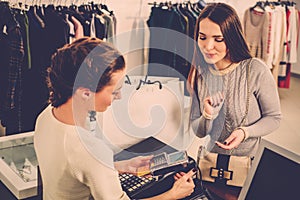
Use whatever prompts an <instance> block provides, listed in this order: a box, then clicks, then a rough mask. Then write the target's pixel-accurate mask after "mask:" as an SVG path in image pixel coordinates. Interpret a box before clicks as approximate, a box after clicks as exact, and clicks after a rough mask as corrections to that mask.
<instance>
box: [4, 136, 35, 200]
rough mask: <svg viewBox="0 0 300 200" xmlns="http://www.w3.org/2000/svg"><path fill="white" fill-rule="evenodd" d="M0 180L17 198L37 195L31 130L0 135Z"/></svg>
mask: <svg viewBox="0 0 300 200" xmlns="http://www.w3.org/2000/svg"><path fill="white" fill-rule="evenodd" d="M0 158H1V159H0V180H1V182H2V183H3V184H4V185H5V186H6V187H7V188H8V189H9V190H10V191H11V192H12V193H13V194H14V195H15V197H16V198H17V199H25V198H29V197H32V196H36V195H37V165H38V163H37V158H36V154H35V151H34V146H33V132H28V133H21V134H15V135H11V136H5V137H0Z"/></svg>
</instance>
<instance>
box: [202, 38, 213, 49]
mask: <svg viewBox="0 0 300 200" xmlns="http://www.w3.org/2000/svg"><path fill="white" fill-rule="evenodd" d="M204 47H205V49H206V50H211V49H213V48H214V40H212V39H208V40H206V41H205V46H204Z"/></svg>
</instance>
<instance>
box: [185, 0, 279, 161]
mask: <svg viewBox="0 0 300 200" xmlns="http://www.w3.org/2000/svg"><path fill="white" fill-rule="evenodd" d="M194 39H195V41H197V44H198V45H197V46H196V48H195V54H194V66H193V68H191V71H190V73H189V78H188V80H189V82H190V85H191V90H190V92H191V96H192V106H191V107H192V109H191V113H190V124H191V127H192V129H193V131H194V132H195V133H196V135H197V136H198V137H205V136H209V137H208V138H209V140H208V144H207V147H206V148H207V149H208V150H210V151H211V152H213V153H219V154H227V155H235V156H251V157H252V156H254V155H255V153H256V150H257V147H258V144H259V141H260V138H261V137H262V136H264V135H267V134H269V133H271V132H273V131H274V130H275V129H277V128H278V127H279V124H280V120H281V111H280V104H279V97H278V93H277V87H276V84H275V81H274V79H273V77H272V74H271V72H270V70H269V69H268V67H267V66H266V64H265V63H263V62H262V61H261V60H259V59H256V58H251V55H250V53H249V49H248V46H247V44H246V41H245V39H244V35H243V32H242V26H241V23H240V20H239V17H238V15H237V13H236V11H235V10H234V9H233V8H232V7H231V6H229V5H227V4H224V3H210V4H208V5H207V6H206V7H205V8H204V9H203V10H202V12H201V14H200V15H199V18H198V20H197V24H196V29H195V37H194Z"/></svg>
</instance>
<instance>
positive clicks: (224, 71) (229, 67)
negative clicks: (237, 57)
mask: <svg viewBox="0 0 300 200" xmlns="http://www.w3.org/2000/svg"><path fill="white" fill-rule="evenodd" d="M234 64H235V63H233V62H231V63H230V64H229V65H227V66H226V67H225V68H223V69H219V70H218V69H217V70H216V69H214V68H213V67H209V71H210V72H211V73H212V74H214V75H219V76H222V75H225V74H228V73H229V72H231V71H232V70H234V69H235V68H236V67H237V66H238V65H234Z"/></svg>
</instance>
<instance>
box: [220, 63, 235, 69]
mask: <svg viewBox="0 0 300 200" xmlns="http://www.w3.org/2000/svg"><path fill="white" fill-rule="evenodd" d="M232 64H233V62H231V63H229V65H227V66H226V67H225V68H223V69H219V71H223V70H226V69H228V68H229V67H231V65H232Z"/></svg>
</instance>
